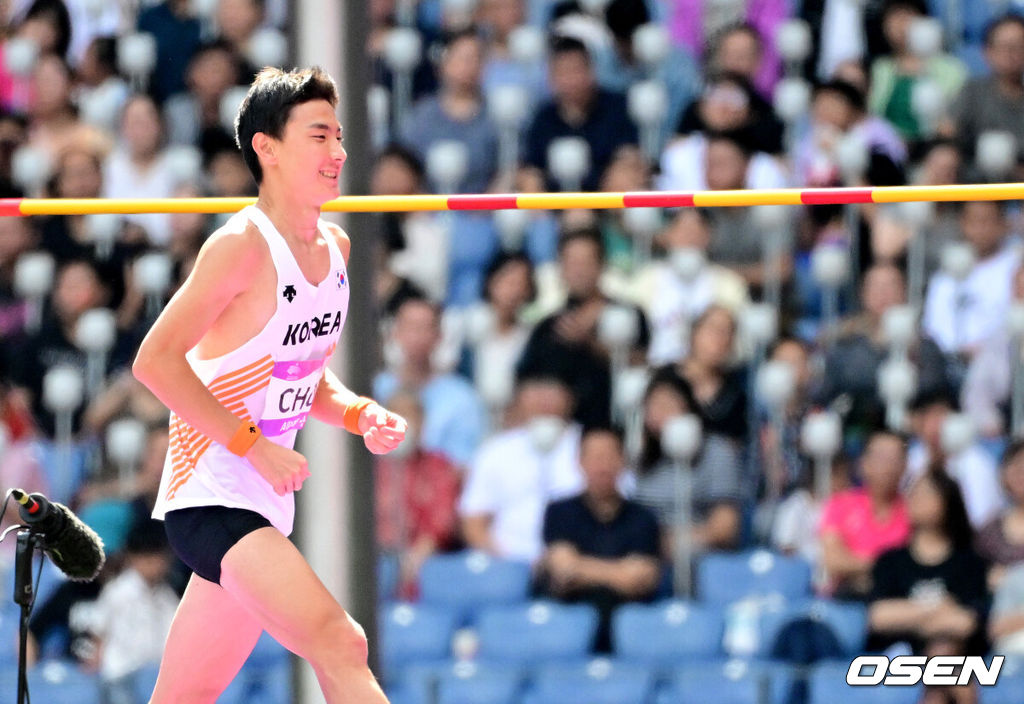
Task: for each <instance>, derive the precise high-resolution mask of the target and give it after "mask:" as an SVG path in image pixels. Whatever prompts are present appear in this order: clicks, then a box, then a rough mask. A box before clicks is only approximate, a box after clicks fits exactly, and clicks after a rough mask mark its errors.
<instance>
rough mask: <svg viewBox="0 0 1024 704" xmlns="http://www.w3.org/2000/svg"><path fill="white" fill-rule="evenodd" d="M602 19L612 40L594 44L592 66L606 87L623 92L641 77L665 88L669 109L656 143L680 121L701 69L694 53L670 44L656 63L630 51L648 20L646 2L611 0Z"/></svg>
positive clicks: (640, 79)
mask: <svg viewBox="0 0 1024 704" xmlns="http://www.w3.org/2000/svg"><path fill="white" fill-rule="evenodd" d="M604 14H605V23H606V24H607V25H608V29H609V30H610V32H611V41H610V42H608V43H607V44H602V45H600V46H599V47H595V52H594V70H595V73H596V74H597V80H598V82H599V83H600V84H601V86H602V87H603V88H605V89H606V90H611V91H615V92H617V93H622V94H626V93H627V92H628V91H629V88H630V86H632V85H633V84H635V83H638V82H640V81H644V80H649V79H654V80H657V81H661V83H662V84H663V85H664V86H665V89H666V90H667V92H668V106H667V107H668V109H667V110H666V112H665V120H664V127H665V129H663V130H662V132H663V134H662V135H661V140H660V141H659V144H661V143H663V142H664V139H665V137H667V136H668V129H670V128H671V126H672V125H675V124H677V123H678V122H679V120H680V118H681V117H682V115H683V110H684V108H686V106H687V105H689V104H690V102H691V101H692V100H693V98H694V96H695V95H696V94H697V91H698V89H699V84H700V72H699V68H698V66H697V63H696V62H695V61H694V59H693V55H691V54H689V53H688V52H687V51H686V50H685V49H683V48H681V47H678V46H673V47H672V48H671V49H669V50H668V51H667V52H666V54H665V57H664V58H663V59H662V60H661V61H660V62H659V63H658V64H657V65H655V66H651V67H649V66H648V65H647V64H646V63H644V62H643V61H641V60H640V58H639V57H638V56H637V55H636V54H635V53H634V51H633V34H634V33H635V32H636V30H637V29H639V28H640V27H642V26H643V25H645V24H647V23H649V22H651V15H650V12H649V11H648V9H647V6H646V4H645V3H642V2H634V1H633V0H612V2H610V3H608V5H607V7H605V9H604Z"/></svg>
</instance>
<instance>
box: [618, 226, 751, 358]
mask: <svg viewBox="0 0 1024 704" xmlns="http://www.w3.org/2000/svg"><path fill="white" fill-rule="evenodd" d="M656 242H657V244H659V245H660V246H661V247H663V248H664V249H665V250H666V251H667V256H666V257H665V259H663V260H656V261H654V262H653V263H652V264H651V265H650V266H649V267H647V269H645V270H643V271H641V272H640V273H639V274H638V275H637V276H636V277H635V281H634V285H633V286H632V291H630V292H629V296H630V298H631V299H632V300H633V301H634V302H635V303H637V304H638V305H640V306H641V307H643V309H644V311H645V312H646V313H647V318H648V320H649V321H650V324H651V346H650V348H649V349H648V351H647V361H648V362H649V363H650V364H653V365H662V364H669V363H671V362H674V361H676V360H678V359H682V358H683V357H685V356H686V354H687V350H688V349H689V337H690V324H691V322H692V321H693V320H694V319H696V318H698V317H699V316H700V315H701V314H702V313H704V311H705V310H707V309H708V307H709V306H712V305H718V306H722V307H724V308H726V309H728V310H729V311H731V312H732V313H733V314H737V313H739V311H740V310H741V309H742V308H743V307H744V306H745V305H746V304H747V302H748V301H749V294H748V292H747V284H746V282H745V281H744V280H743V278H742V277H741V276H740V275H739V274H737V273H736V272H735V271H733V270H732V269H729V268H728V267H724V266H721V265H719V264H717V263H715V262H711V261H708V247H709V246H710V245H711V224H710V222H709V216H708V213H707V211H706V210H700V209H693V208H681V209H680V210H679V212H678V213H676V215H675V217H673V218H672V220H671V221H670V222H669V224H668V227H666V228H665V229H664V230H663V231H662V232H661V233H660V234H659V235H658V236H657V238H656Z"/></svg>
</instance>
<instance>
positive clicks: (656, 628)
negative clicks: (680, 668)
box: [612, 601, 725, 665]
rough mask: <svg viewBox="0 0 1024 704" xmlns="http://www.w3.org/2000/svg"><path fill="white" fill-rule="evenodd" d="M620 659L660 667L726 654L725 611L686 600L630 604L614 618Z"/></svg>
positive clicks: (614, 641)
mask: <svg viewBox="0 0 1024 704" xmlns="http://www.w3.org/2000/svg"><path fill="white" fill-rule="evenodd" d="M612 618H613V620H612V643H613V649H614V651H615V655H616V657H619V658H622V659H624V660H629V661H640V662H647V663H652V664H659V665H678V664H679V663H680V662H681V661H684V660H686V659H691V658H713V657H718V656H721V655H722V634H723V631H724V628H725V625H724V618H723V615H722V611H721V609H719V608H717V607H714V606H709V605H704V604H695V603H688V602H683V601H664V602H660V603H657V604H626V605H624V606H621V607H619V609H618V611H616V612H615V615H614V616H613V617H612Z"/></svg>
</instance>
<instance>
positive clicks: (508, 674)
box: [437, 663, 523, 704]
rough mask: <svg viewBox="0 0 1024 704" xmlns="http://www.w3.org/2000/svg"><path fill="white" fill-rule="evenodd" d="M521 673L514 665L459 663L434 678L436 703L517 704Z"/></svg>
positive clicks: (520, 687)
mask: <svg viewBox="0 0 1024 704" xmlns="http://www.w3.org/2000/svg"><path fill="white" fill-rule="evenodd" d="M522 684H523V677H522V674H521V673H520V672H519V671H518V670H516V669H514V668H503V667H486V666H480V665H477V664H475V663H460V664H457V665H455V666H454V667H451V668H449V669H448V670H447V671H446V672H443V673H442V674H441V675H440V677H439V678H438V681H437V704H517V703H518V701H519V693H520V690H521V689H522Z"/></svg>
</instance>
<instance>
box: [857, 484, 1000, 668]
mask: <svg viewBox="0 0 1024 704" xmlns="http://www.w3.org/2000/svg"><path fill="white" fill-rule="evenodd" d="M907 514H908V516H909V517H910V525H911V537H910V542H909V544H908V545H907V546H906V547H901V548H896V549H894V550H889V551H888V552H885V553H883V554H882V555H881V556H880V557H879V558H878V560H877V562H875V567H874V569H873V570H872V581H873V583H874V586H873V588H872V592H871V604H870V607H869V610H868V622H869V625H870V628H871V632H872V636H873V638H872V640H873V641H874V643H873V644H871V643H869V646H868V647H869V649H874V647H878V648H884V647H886V646H887V645H889V644H891V643H894V642H898V641H905V642H907V643H909V644H910V645H911V647H912V648H913V650H914V652H915V653H925V652H927V650H928V649H929V648H930V647H934V644H935V643H945V642H949V641H954V642H956V643H958V644H959V650H958V651H957V652H959V653H962V654H971V653H973V654H979V655H980V654H981V653H982V652H984V645H983V640H984V639H983V636H982V634H983V630H982V629H983V626H984V623H985V614H986V612H987V602H988V593H987V590H986V587H985V564H984V562H982V560H981V558H980V557H978V555H977V553H975V552H974V549H973V548H972V547H971V540H972V536H971V525H970V522H969V521H968V519H967V511H966V510H965V509H964V504H963V500H962V499H961V497H960V489H959V487H958V486H957V485H956V482H954V481H953V480H952V479H950V478H949V477H948V476H947V475H946V474H944V473H942V472H928V473H927V474H925V475H924V476H922V477H921V478H920V479H919V480H918V481H916V482H915V483H914V486H913V487H912V488H911V490H910V493H909V494H908V495H907Z"/></svg>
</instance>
